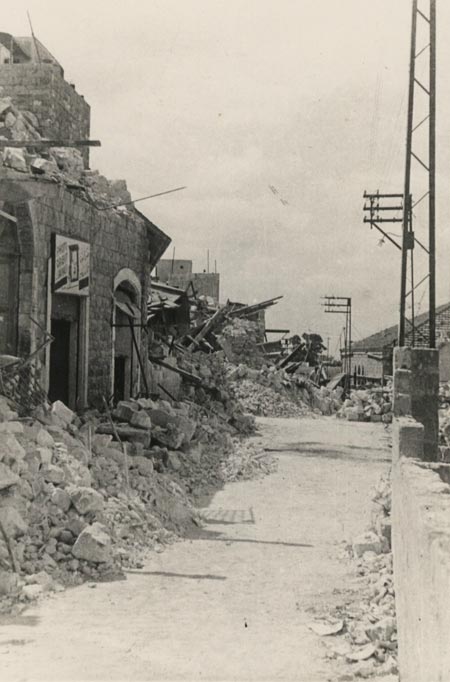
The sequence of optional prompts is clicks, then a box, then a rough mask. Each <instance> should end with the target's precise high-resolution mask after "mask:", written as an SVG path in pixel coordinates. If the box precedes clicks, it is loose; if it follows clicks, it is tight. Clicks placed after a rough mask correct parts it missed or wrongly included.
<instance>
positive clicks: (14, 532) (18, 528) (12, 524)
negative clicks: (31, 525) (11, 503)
mask: <svg viewBox="0 0 450 682" xmlns="http://www.w3.org/2000/svg"><path fill="white" fill-rule="evenodd" d="M0 522H1V523H2V525H3V527H4V529H5V531H6V534H7V535H8V536H9V537H10V538H14V539H15V538H18V537H20V536H21V535H25V533H26V532H27V530H28V525H27V524H26V523H25V521H24V520H23V518H22V516H21V515H20V513H19V511H18V510H17V509H16V508H15V507H1V508H0Z"/></svg>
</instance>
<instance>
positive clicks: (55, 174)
mask: <svg viewBox="0 0 450 682" xmlns="http://www.w3.org/2000/svg"><path fill="white" fill-rule="evenodd" d="M43 139H45V138H43V137H42V136H41V131H40V128H39V121H38V119H37V117H36V116H35V115H34V114H33V113H32V112H31V111H22V110H21V109H19V107H17V106H16V105H15V104H14V102H13V100H12V99H11V97H1V89H0V140H5V141H7V140H11V141H14V142H16V143H17V142H22V141H27V142H29V141H30V140H36V141H40V140H43ZM1 166H4V167H5V168H6V169H9V170H12V171H16V172H19V173H27V174H29V175H30V176H39V177H41V178H43V179H44V180H48V181H49V182H54V183H58V184H64V185H66V186H67V187H69V188H70V189H71V190H75V191H79V192H81V193H82V194H83V195H84V196H86V197H88V198H89V199H90V200H91V202H92V203H94V204H95V205H97V206H98V207H105V206H111V205H112V206H115V205H116V204H124V203H127V202H130V201H131V195H130V193H129V192H128V190H127V186H126V182H125V180H108V179H107V178H105V177H104V176H103V175H100V173H99V172H98V171H92V170H87V169H85V167H84V161H83V157H82V155H81V153H80V151H79V150H78V149H76V148H74V147H42V146H40V145H36V147H32V146H30V145H29V144H28V145H27V146H26V147H5V148H4V149H3V153H0V167H1ZM116 210H120V211H125V212H126V211H127V208H126V207H125V206H121V207H119V208H117V209H116Z"/></svg>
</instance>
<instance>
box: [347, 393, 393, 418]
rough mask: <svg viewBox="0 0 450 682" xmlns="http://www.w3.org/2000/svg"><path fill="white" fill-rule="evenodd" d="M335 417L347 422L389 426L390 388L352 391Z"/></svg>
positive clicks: (390, 414)
mask: <svg viewBox="0 0 450 682" xmlns="http://www.w3.org/2000/svg"><path fill="white" fill-rule="evenodd" d="M336 416H337V417H340V418H342V419H347V420H348V421H362V422H369V421H370V422H383V423H384V424H390V423H391V422H392V387H391V386H385V387H378V388H371V389H366V390H354V391H352V392H351V394H350V397H349V398H347V399H346V400H345V401H344V403H343V405H342V407H341V409H340V410H339V411H338V412H337V415H336Z"/></svg>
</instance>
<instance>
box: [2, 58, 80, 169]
mask: <svg viewBox="0 0 450 682" xmlns="http://www.w3.org/2000/svg"><path fill="white" fill-rule="evenodd" d="M0 88H2V90H0V93H1V95H2V96H8V97H12V98H13V99H14V101H15V103H16V104H17V106H18V107H19V108H20V109H23V110H26V111H30V112H31V113H32V114H34V116H35V117H36V118H37V126H36V127H38V128H39V129H40V130H41V133H42V135H43V136H44V137H46V138H48V139H53V140H54V139H67V140H87V139H89V133H90V116H91V108H90V106H89V104H88V103H87V102H86V101H85V99H84V97H83V96H82V95H79V94H78V93H77V92H76V90H75V88H74V87H73V86H72V85H70V83H67V81H65V80H64V78H63V77H62V75H61V72H60V69H59V67H58V66H55V65H53V64H1V65H0ZM2 135H3V133H2ZM81 153H82V156H83V159H84V162H85V164H86V166H88V165H89V148H88V147H86V148H84V149H83V150H82V152H81Z"/></svg>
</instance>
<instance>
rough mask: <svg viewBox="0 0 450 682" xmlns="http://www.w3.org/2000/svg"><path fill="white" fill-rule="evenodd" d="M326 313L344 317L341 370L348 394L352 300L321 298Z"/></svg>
mask: <svg viewBox="0 0 450 682" xmlns="http://www.w3.org/2000/svg"><path fill="white" fill-rule="evenodd" d="M322 299H323V300H324V301H325V303H323V307H324V308H325V312H326V313H334V314H339V315H345V327H344V358H343V362H342V369H343V372H344V374H345V390H346V391H347V392H348V391H349V390H350V385H351V377H352V299H351V298H349V297H347V296H323V297H322Z"/></svg>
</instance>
